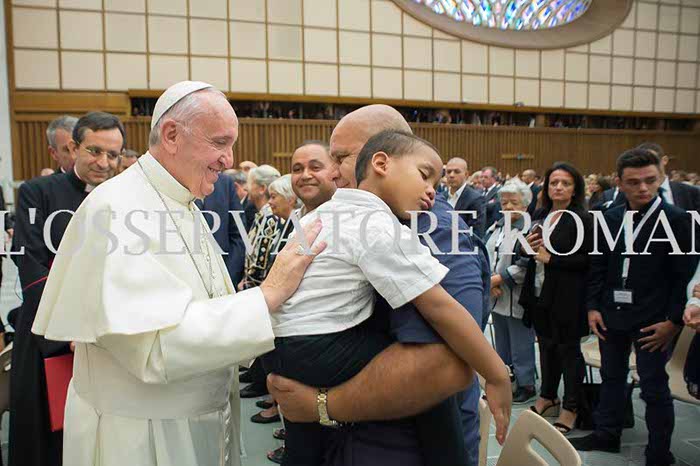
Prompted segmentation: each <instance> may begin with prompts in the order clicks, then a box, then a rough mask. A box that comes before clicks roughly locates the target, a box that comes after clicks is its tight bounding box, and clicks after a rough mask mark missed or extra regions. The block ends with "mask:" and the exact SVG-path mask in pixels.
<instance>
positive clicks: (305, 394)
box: [267, 343, 473, 422]
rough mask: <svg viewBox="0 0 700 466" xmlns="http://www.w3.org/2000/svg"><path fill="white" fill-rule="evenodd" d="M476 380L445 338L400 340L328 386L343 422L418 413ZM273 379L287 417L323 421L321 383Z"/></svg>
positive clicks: (334, 413)
mask: <svg viewBox="0 0 700 466" xmlns="http://www.w3.org/2000/svg"><path fill="white" fill-rule="evenodd" d="M426 374H430V378H429V379H428V378H427V377H426ZM472 380H473V372H471V371H470V370H469V368H468V367H467V366H466V365H465V364H464V363H463V362H462V361H461V360H460V359H459V358H458V357H457V356H456V355H455V354H454V353H453V352H452V351H451V350H450V349H449V348H448V347H447V346H446V345H444V344H442V343H434V344H402V343H394V344H393V345H391V346H390V347H388V348H387V349H385V350H384V351H382V352H381V353H380V354H379V355H377V356H376V357H375V358H374V359H373V360H372V361H370V363H369V364H368V365H367V366H365V367H364V368H363V369H362V371H360V373H359V374H357V375H356V376H355V377H353V378H352V379H350V380H348V381H347V382H345V383H344V384H342V385H339V386H337V387H334V388H332V389H331V390H330V391H329V392H328V410H329V415H330V416H331V418H332V419H335V420H338V421H341V422H362V421H377V420H388V419H400V418H404V417H408V416H414V415H416V414H418V413H421V412H423V411H426V410H427V409H429V408H431V407H433V406H435V405H436V404H438V403H439V402H441V401H442V400H444V399H446V398H447V397H449V396H450V395H453V394H454V393H457V392H458V391H461V390H464V389H465V388H466V387H468V386H469V385H470V384H471V382H472ZM267 385H268V388H269V389H270V393H272V395H273V396H274V397H275V400H276V401H277V402H278V403H279V404H280V406H281V408H282V412H283V413H284V416H285V417H286V418H288V419H289V420H291V421H296V422H318V420H319V418H318V409H317V405H316V394H317V389H316V388H314V387H309V386H307V385H303V384H301V383H299V382H296V381H294V380H290V379H287V378H284V377H281V376H278V375H270V376H269V377H268V384H267Z"/></svg>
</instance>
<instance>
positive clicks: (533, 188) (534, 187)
mask: <svg viewBox="0 0 700 466" xmlns="http://www.w3.org/2000/svg"><path fill="white" fill-rule="evenodd" d="M530 191H531V192H532V200H531V201H530V205H529V206H527V213H528V214H530V217H532V215H533V214H534V213H535V210H537V196H538V195H539V194H540V191H542V186H537V185H536V184H535V183H532V186H530Z"/></svg>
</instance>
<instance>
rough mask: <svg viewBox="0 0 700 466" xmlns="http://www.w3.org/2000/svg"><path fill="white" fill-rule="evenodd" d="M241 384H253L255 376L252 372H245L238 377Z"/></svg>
mask: <svg viewBox="0 0 700 466" xmlns="http://www.w3.org/2000/svg"><path fill="white" fill-rule="evenodd" d="M238 381H239V382H240V383H253V375H252V374H251V373H250V372H244V373H242V374H240V375H239V376H238Z"/></svg>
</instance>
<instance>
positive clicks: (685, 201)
mask: <svg viewBox="0 0 700 466" xmlns="http://www.w3.org/2000/svg"><path fill="white" fill-rule="evenodd" d="M637 148H638V149H642V150H647V151H649V152H652V153H653V154H655V155H656V156H657V157H659V159H661V176H662V177H663V180H662V182H661V186H660V188H659V189H660V191H661V196H662V197H663V198H664V201H666V202H667V203H668V204H671V205H675V206H677V207H680V208H681V209H683V210H686V211H688V210H700V189H698V188H696V187H695V186H689V185H687V184H685V183H679V182H677V181H671V180H669V178H668V175H667V174H666V167H667V166H668V162H669V158H668V155H666V154H665V153H664V149H663V148H662V147H661V146H660V145H658V144H656V143H653V142H644V143H642V144H640V145H639V146H637Z"/></svg>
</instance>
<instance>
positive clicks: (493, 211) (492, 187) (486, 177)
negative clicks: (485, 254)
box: [481, 167, 502, 228]
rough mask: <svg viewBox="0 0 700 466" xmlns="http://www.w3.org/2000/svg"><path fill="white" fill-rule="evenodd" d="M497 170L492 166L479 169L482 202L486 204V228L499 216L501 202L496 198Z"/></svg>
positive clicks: (497, 187)
mask: <svg viewBox="0 0 700 466" xmlns="http://www.w3.org/2000/svg"><path fill="white" fill-rule="evenodd" d="M497 173H498V170H496V169H495V168H494V167H484V168H482V169H481V186H483V188H484V192H483V196H484V204H485V205H486V226H485V227H486V228H489V227H490V226H491V225H493V224H494V222H496V220H498V219H499V218H501V216H502V214H501V202H500V201H499V200H498V190H499V189H500V188H499V186H498V180H497V179H496V174H497Z"/></svg>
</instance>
